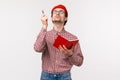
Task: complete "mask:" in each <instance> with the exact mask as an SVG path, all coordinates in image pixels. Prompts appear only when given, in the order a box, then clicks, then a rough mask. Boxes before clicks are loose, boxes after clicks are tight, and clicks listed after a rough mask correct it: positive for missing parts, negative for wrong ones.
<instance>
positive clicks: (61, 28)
mask: <svg viewBox="0 0 120 80" xmlns="http://www.w3.org/2000/svg"><path fill="white" fill-rule="evenodd" d="M53 27H54V29H55V30H56V31H58V32H60V31H62V30H63V29H64V25H62V24H54V26H53Z"/></svg>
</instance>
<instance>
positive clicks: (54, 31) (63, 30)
mask: <svg viewBox="0 0 120 80" xmlns="http://www.w3.org/2000/svg"><path fill="white" fill-rule="evenodd" d="M52 31H53V33H55V34H58V35H59V34H62V33H64V32H65V29H64V28H63V29H62V30H61V31H60V32H58V31H56V30H55V29H54V28H53V29H52Z"/></svg>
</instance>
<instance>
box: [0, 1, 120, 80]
mask: <svg viewBox="0 0 120 80" xmlns="http://www.w3.org/2000/svg"><path fill="white" fill-rule="evenodd" d="M59 3H63V4H64V5H65V6H66V7H67V9H68V11H69V19H68V23H67V25H66V26H65V28H66V30H68V31H69V32H71V33H73V34H75V35H76V36H78V38H79V39H80V43H81V44H80V45H81V49H82V52H83V55H84V63H83V65H82V66H81V67H76V66H74V67H73V68H72V78H73V80H120V58H119V57H120V28H119V27H120V1H119V0H0V80H39V77H40V72H41V54H38V53H36V52H35V51H34V49H33V45H34V42H35V40H36V37H37V35H38V33H39V31H40V29H41V22H40V15H41V10H42V9H44V10H45V13H46V15H48V17H49V28H48V30H49V29H52V22H51V21H50V20H51V18H50V11H51V8H52V7H53V6H54V5H57V4H59Z"/></svg>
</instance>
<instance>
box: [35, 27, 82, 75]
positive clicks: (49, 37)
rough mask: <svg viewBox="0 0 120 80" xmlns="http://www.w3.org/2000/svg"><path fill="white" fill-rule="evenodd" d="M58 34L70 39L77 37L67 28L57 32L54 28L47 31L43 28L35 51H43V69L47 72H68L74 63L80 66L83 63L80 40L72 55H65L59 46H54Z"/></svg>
mask: <svg viewBox="0 0 120 80" xmlns="http://www.w3.org/2000/svg"><path fill="white" fill-rule="evenodd" d="M58 35H61V36H63V37H65V38H66V39H68V40H74V39H77V37H76V36H74V35H72V34H71V33H69V32H67V31H66V30H65V29H63V30H62V31H61V32H57V31H55V30H54V29H52V30H50V31H47V30H46V29H44V28H42V29H41V31H40V33H39V35H38V37H37V39H36V42H35V44H34V49H35V51H37V52H42V70H43V71H45V72H50V73H61V72H66V71H70V70H71V68H72V66H73V65H76V66H80V65H81V64H82V63H83V55H82V52H81V48H80V44H79V42H78V43H77V44H76V45H75V47H74V49H73V55H72V56H71V57H68V56H66V55H64V53H62V52H61V51H60V50H59V49H58V48H56V47H54V46H53V43H54V41H55V39H56V37H57V36H58Z"/></svg>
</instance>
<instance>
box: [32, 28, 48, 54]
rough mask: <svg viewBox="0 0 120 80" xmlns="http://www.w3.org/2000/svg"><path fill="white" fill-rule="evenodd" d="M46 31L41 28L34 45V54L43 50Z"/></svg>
mask: <svg viewBox="0 0 120 80" xmlns="http://www.w3.org/2000/svg"><path fill="white" fill-rule="evenodd" d="M46 33H47V30H46V29H44V28H42V29H41V31H40V33H39V35H38V36H37V39H36V42H35V43H34V50H35V51H36V52H42V51H44V49H45V46H46V40H45V36H46Z"/></svg>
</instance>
